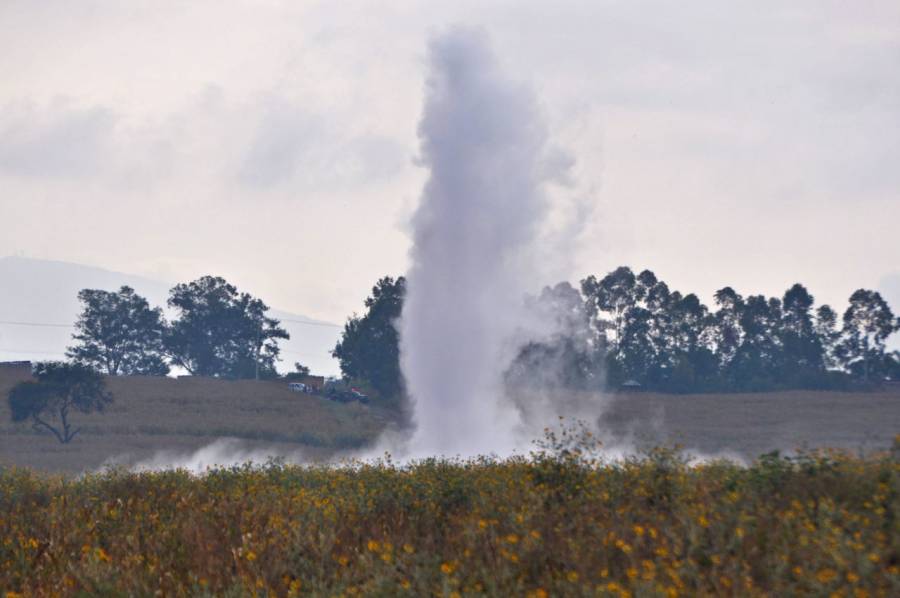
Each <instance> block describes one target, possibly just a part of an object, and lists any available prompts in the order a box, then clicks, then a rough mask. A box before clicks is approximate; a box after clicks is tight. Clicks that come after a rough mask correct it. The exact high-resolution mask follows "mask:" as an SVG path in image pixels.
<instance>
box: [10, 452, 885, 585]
mask: <svg viewBox="0 0 900 598" xmlns="http://www.w3.org/2000/svg"><path fill="white" fill-rule="evenodd" d="M570 440H571V439H570V438H567V437H566V436H565V435H563V436H561V437H559V438H557V437H556V436H552V435H551V436H550V437H549V442H547V443H545V444H543V445H542V446H543V448H541V449H539V450H538V452H536V453H535V454H533V455H532V456H531V457H530V458H513V459H507V460H491V459H475V460H468V461H452V460H451V461H445V460H426V461H420V462H417V463H414V464H407V465H402V466H401V465H397V464H394V463H391V462H390V461H389V460H388V461H384V462H380V463H374V464H372V463H370V464H363V463H349V464H346V465H344V466H341V467H335V466H307V467H302V466H285V465H282V464H278V463H272V464H270V465H269V466H264V467H257V468H253V467H250V466H246V467H238V468H231V469H219V470H211V471H208V472H207V473H206V474H204V475H200V476H193V475H191V474H189V473H187V472H183V471H166V472H155V473H129V472H125V471H119V472H116V471H110V472H106V473H103V474H92V475H87V476H84V477H80V478H77V479H72V478H66V477H62V476H59V477H53V476H45V475H40V474H36V473H34V472H32V471H30V470H24V469H15V468H8V469H4V470H2V472H0V586H2V587H3V588H5V589H6V591H7V596H19V595H24V596H53V595H61V596H71V595H82V596H87V595H90V596H126V595H133V596H149V595H153V594H154V593H157V595H166V596H188V595H192V596H193V595H217V596H218V595H226V596H246V595H256V596H299V595H304V596H305V595H311V596H355V595H366V596H485V595H486V596H531V597H539V596H636V597H637V596H793V595H812V596H859V597H862V596H897V595H900V569H898V566H900V499H898V497H900V463H898V450H900V446H897V445H896V444H895V448H894V450H893V451H889V452H885V453H881V454H878V455H869V456H867V457H865V458H859V457H854V456H850V455H848V454H844V453H836V452H835V453H828V452H816V453H808V454H805V455H801V456H799V457H794V458H791V459H786V458H783V457H776V456H768V457H764V458H761V459H760V460H757V461H756V462H755V463H754V464H752V465H751V466H748V467H741V466H737V465H734V464H731V463H728V462H724V461H720V462H708V463H703V464H694V465H688V464H687V463H686V462H685V461H684V459H682V458H681V457H680V455H679V453H677V452H675V451H671V450H654V451H651V452H650V453H648V454H646V455H645V456H643V457H641V458H635V459H632V460H628V461H622V462H616V463H606V462H602V461H599V460H596V459H594V458H589V457H588V456H587V455H585V454H583V453H582V452H581V451H580V449H578V448H575V449H574V450H571V448H572V446H573V445H572V443H571V442H570ZM577 446H584V445H583V444H578V445H577ZM566 449H570V450H566Z"/></svg>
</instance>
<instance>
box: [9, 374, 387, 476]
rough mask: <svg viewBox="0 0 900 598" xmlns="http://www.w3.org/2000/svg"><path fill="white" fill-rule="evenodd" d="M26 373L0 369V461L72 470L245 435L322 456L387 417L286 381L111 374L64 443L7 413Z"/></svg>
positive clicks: (254, 442) (250, 440) (366, 435)
mask: <svg viewBox="0 0 900 598" xmlns="http://www.w3.org/2000/svg"><path fill="white" fill-rule="evenodd" d="M26 378H27V377H26V376H23V375H21V373H16V372H9V371H3V370H0V397H2V401H0V463H7V464H15V465H20V466H28V467H33V468H36V469H40V470H45V471H63V472H73V473H77V472H81V471H84V470H92V469H96V468H98V467H100V466H101V465H102V464H104V463H108V462H110V460H116V461H122V462H126V463H130V462H137V461H142V460H145V459H148V458H151V457H153V455H154V454H156V453H157V452H158V451H162V450H166V451H172V452H179V453H188V452H190V451H194V450H196V449H199V448H201V447H203V446H206V445H208V444H210V443H212V442H213V441H215V440H216V439H219V438H237V439H241V440H242V443H241V445H242V448H244V449H246V450H266V451H272V452H275V453H292V452H297V451H298V450H302V451H303V454H304V455H308V456H310V457H318V456H325V455H328V454H330V453H332V452H334V451H336V450H341V449H347V448H353V447H358V446H361V445H363V444H365V443H366V442H368V441H370V440H371V439H372V438H374V437H375V436H377V434H378V433H379V432H380V430H381V429H382V428H383V427H384V426H385V425H386V423H387V422H388V421H389V419H390V413H388V412H385V411H383V410H380V409H378V408H377V407H368V406H365V405H361V404H359V403H351V404H339V403H334V402H332V401H329V400H326V399H323V398H320V397H317V396H312V395H306V394H303V393H297V392H292V391H290V390H288V388H287V385H286V384H285V383H283V382H273V381H253V380H246V381H237V382H233V381H224V380H215V379H207V378H182V379H173V378H160V377H118V378H109V379H108V382H107V386H108V388H109V390H110V391H111V392H112V394H113V397H114V402H113V404H112V405H111V406H110V407H109V409H107V410H106V411H105V412H103V413H100V414H91V415H83V414H80V413H76V414H75V415H74V416H73V417H72V421H73V422H74V424H75V425H76V426H78V427H80V428H81V431H80V432H79V434H78V436H77V437H76V438H75V439H74V440H73V441H72V442H71V443H70V444H68V445H63V444H59V443H58V442H56V441H55V439H53V438H52V437H51V436H49V434H46V433H38V432H35V431H33V430H32V429H31V426H30V425H28V424H13V423H12V422H11V421H10V414H9V406H8V404H7V402H6V396H7V393H8V391H9V389H10V388H11V387H12V386H13V385H15V384H16V383H17V382H20V381H21V380H23V379H26Z"/></svg>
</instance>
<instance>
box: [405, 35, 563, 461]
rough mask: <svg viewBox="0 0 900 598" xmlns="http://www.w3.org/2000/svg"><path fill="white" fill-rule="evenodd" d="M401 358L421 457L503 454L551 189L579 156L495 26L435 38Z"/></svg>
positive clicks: (514, 423) (512, 424)
mask: <svg viewBox="0 0 900 598" xmlns="http://www.w3.org/2000/svg"><path fill="white" fill-rule="evenodd" d="M419 137H420V141H421V161H422V164H423V165H424V166H425V167H427V168H428V169H429V170H430V176H429V178H428V181H427V183H426V184H425V188H424V190H423V192H422V196H421V199H420V203H419V206H418V209H417V211H416V213H415V215H414V217H413V221H412V224H413V247H412V250H411V265H410V270H409V273H408V277H407V283H408V286H407V296H406V299H405V303H404V309H403V314H402V316H401V319H400V322H399V329H400V347H401V365H402V370H403V375H404V378H405V381H406V385H407V391H408V392H409V394H410V396H411V397H412V400H413V402H414V423H415V425H416V430H415V432H414V435H413V437H412V440H411V442H410V446H409V449H410V453H411V454H412V455H426V454H444V455H453V454H462V455H466V454H469V455H471V454H476V453H490V452H506V451H508V450H510V449H512V448H514V446H515V445H516V444H517V430H518V429H519V427H520V424H521V417H520V410H519V409H517V408H516V407H515V406H514V405H513V404H512V403H511V402H510V401H508V400H506V399H505V398H504V388H503V385H504V380H503V375H504V371H505V368H506V367H507V366H508V365H509V364H510V362H511V361H512V359H513V357H514V356H515V353H516V351H517V350H518V349H519V348H520V347H521V346H522V344H521V343H522V341H523V338H522V337H523V328H528V326H526V320H527V318H526V315H525V307H524V301H523V298H524V296H525V295H526V293H527V292H529V291H531V290H534V289H535V287H536V286H537V285H539V283H540V281H539V280H535V279H534V276H535V273H536V268H535V255H536V253H537V252H538V251H539V247H538V245H539V243H538V240H539V239H540V238H541V231H542V224H543V223H544V222H545V220H546V219H547V218H548V215H549V204H548V201H547V196H546V189H545V186H546V184H547V183H549V182H552V181H554V180H561V179H563V178H564V177H565V170H566V169H567V168H568V166H569V165H570V162H569V161H568V160H565V159H562V160H561V159H560V158H559V156H560V155H559V153H558V152H554V151H553V150H552V148H551V147H549V145H548V135H547V130H546V127H545V125H544V119H543V115H542V114H541V111H540V109H539V107H538V104H537V102H536V99H535V97H534V94H533V93H532V91H531V90H530V89H529V88H528V87H527V86H525V85H522V84H520V83H517V82H515V81H512V80H510V79H508V78H507V77H506V76H505V75H504V73H503V72H502V70H501V69H500V67H499V66H498V64H497V61H496V60H495V58H494V56H493V54H492V52H491V50H490V47H489V44H488V40H487V36H486V34H484V33H483V32H481V31H479V30H471V29H453V30H450V31H448V32H446V33H444V34H443V35H441V36H439V37H436V38H435V39H433V40H432V42H431V44H430V46H429V74H428V77H427V80H426V97H425V108H424V115H423V117H422V121H421V123H420V126H419Z"/></svg>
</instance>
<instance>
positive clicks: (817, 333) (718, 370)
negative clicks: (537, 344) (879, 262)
mask: <svg viewBox="0 0 900 598" xmlns="http://www.w3.org/2000/svg"><path fill="white" fill-rule="evenodd" d="M582 293H583V294H584V300H585V302H586V306H587V309H588V310H589V311H590V312H591V313H592V314H593V315H594V320H593V321H594V323H595V328H596V334H597V338H598V343H597V344H598V346H608V347H609V351H608V353H607V355H605V356H602V355H600V354H598V355H597V358H598V359H603V360H604V361H605V364H606V378H607V382H608V384H609V385H610V386H612V387H613V388H615V387H618V386H619V385H621V384H622V383H624V382H625V381H628V380H634V381H637V382H638V383H639V384H640V385H641V386H642V387H643V388H646V389H650V390H662V391H669V392H703V391H723V390H724V391H768V390H778V389H788V388H810V389H818V388H843V387H847V386H848V385H849V384H850V380H851V379H856V380H860V381H862V382H863V383H867V382H868V381H869V379H870V378H872V377H873V376H874V377H875V379H876V380H885V379H895V378H894V376H895V374H893V372H895V371H896V369H895V365H894V363H895V361H894V359H893V357H892V356H890V355H888V354H886V353H885V350H884V349H885V339H886V338H887V337H888V336H889V335H890V334H892V333H893V332H895V331H896V330H898V329H900V325H898V320H897V319H896V318H895V317H894V315H893V313H892V312H891V310H890V308H889V307H888V306H887V303H886V302H884V300H883V299H882V298H881V296H880V295H879V294H878V293H877V292H874V291H867V290H863V289H861V290H858V291H856V292H855V293H854V294H853V295H852V296H851V298H850V307H849V308H848V310H847V312H846V313H845V314H844V318H843V329H842V330H838V328H837V314H836V313H835V312H834V310H832V309H831V308H830V307H829V306H827V305H822V306H819V307H818V308H816V309H814V298H813V296H812V295H811V294H810V293H809V291H807V289H806V288H805V287H804V286H803V285H801V284H795V285H793V286H792V287H791V288H790V289H788V290H787V291H786V292H785V294H784V296H783V297H782V298H781V299H779V298H775V297H765V296H763V295H754V296H749V297H742V296H741V295H739V294H738V293H737V292H735V290H734V289H732V288H731V287H724V288H722V289H720V290H719V291H717V292H716V293H715V301H716V306H717V310H716V311H715V312H714V313H711V312H710V311H709V310H708V309H707V308H706V307H705V306H704V305H703V304H702V303H700V301H699V299H698V298H697V297H696V296H695V295H693V294H689V295H686V296H683V295H681V293H679V292H678V291H671V290H670V289H669V288H668V286H667V285H666V284H665V283H664V282H663V281H661V280H659V279H658V278H657V277H656V275H655V274H653V273H652V272H650V271H647V270H645V271H643V272H641V273H640V274H639V275H637V276H635V275H634V273H633V272H632V271H631V270H630V269H629V268H627V267H620V268H618V269H616V270H614V271H613V272H611V273H610V274H608V275H607V276H605V277H603V278H602V279H600V280H598V279H597V278H596V277H594V276H589V277H588V278H586V279H584V280H583V281H582ZM608 333H611V334H613V335H614V339H613V342H612V343H608V344H604V342H603V339H605V337H606V335H607V334H608Z"/></svg>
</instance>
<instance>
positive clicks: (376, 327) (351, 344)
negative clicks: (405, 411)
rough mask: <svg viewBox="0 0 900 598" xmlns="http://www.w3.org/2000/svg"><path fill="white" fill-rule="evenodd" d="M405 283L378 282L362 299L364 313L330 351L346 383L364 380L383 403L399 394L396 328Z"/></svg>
mask: <svg viewBox="0 0 900 598" xmlns="http://www.w3.org/2000/svg"><path fill="white" fill-rule="evenodd" d="M405 292H406V279H405V278H403V277H402V276H401V277H399V278H397V279H396V280H395V279H393V278H391V277H390V276H386V277H384V278H382V279H380V280H379V281H378V282H377V283H376V284H375V286H374V287H372V294H371V295H370V296H369V297H367V298H366V301H365V307H366V313H365V314H363V315H362V316H357V315H355V314H354V315H353V316H352V317H350V318H349V319H348V320H347V323H346V324H345V325H344V331H343V333H342V335H341V340H340V341H339V342H338V343H337V345H336V346H335V348H334V351H332V355H333V356H334V357H335V358H336V359H337V360H338V361H339V362H340V365H341V373H342V374H343V375H344V378H346V379H348V380H366V381H368V382H369V384H371V386H372V387H373V388H374V389H375V390H376V391H377V392H378V394H379V395H380V396H381V397H382V398H385V399H392V398H395V397H397V396H399V395H401V394H402V389H403V382H402V377H401V374H400V348H399V342H398V334H397V328H396V322H397V319H398V318H399V317H400V313H401V311H402V309H403V297H404V295H405Z"/></svg>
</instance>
